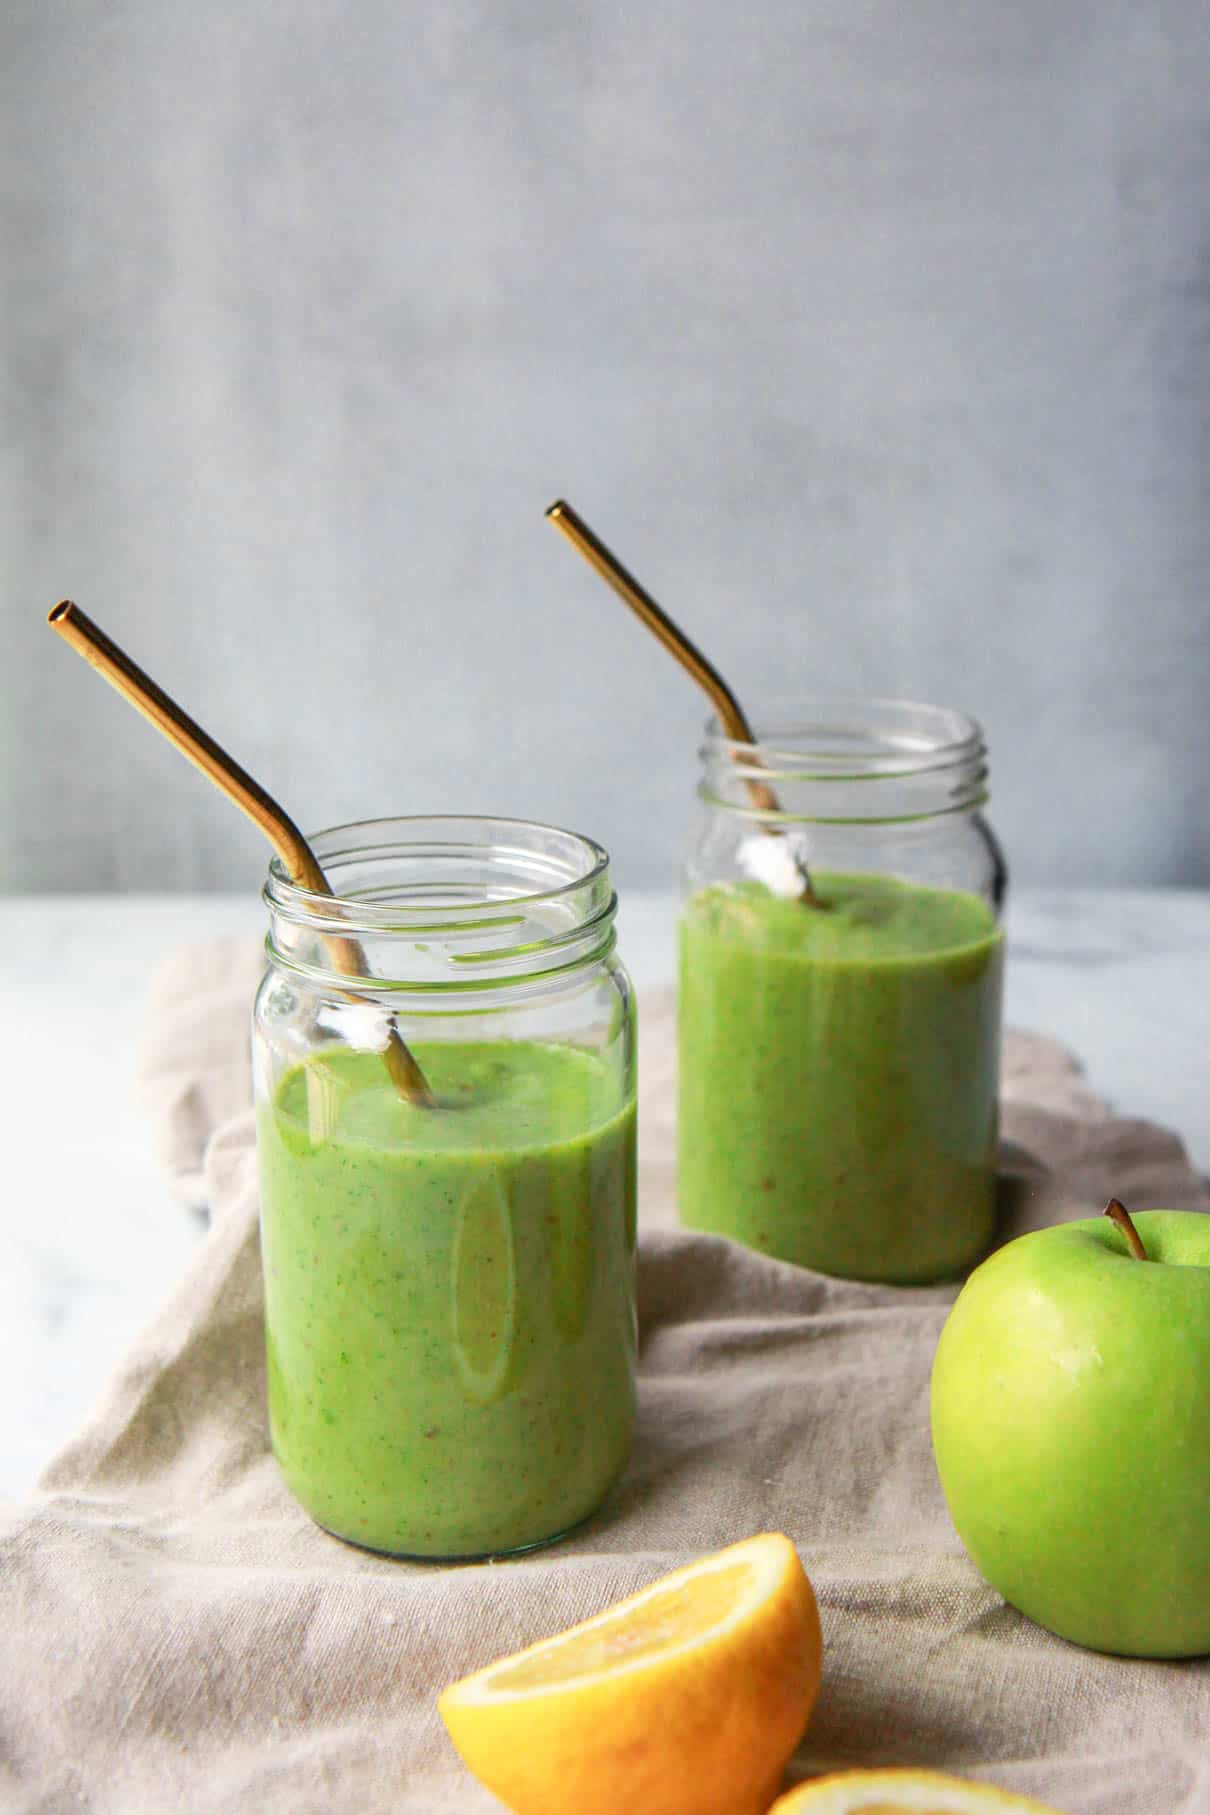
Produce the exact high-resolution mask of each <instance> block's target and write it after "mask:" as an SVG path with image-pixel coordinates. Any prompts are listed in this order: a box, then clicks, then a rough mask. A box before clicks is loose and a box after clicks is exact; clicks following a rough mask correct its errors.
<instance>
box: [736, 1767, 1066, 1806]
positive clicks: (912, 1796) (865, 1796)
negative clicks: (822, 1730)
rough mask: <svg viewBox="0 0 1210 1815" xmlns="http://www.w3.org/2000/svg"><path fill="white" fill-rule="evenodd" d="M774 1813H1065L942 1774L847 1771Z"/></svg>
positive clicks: (783, 1801) (803, 1788) (803, 1789)
mask: <svg viewBox="0 0 1210 1815" xmlns="http://www.w3.org/2000/svg"><path fill="white" fill-rule="evenodd" d="M769 1815H1059V1811H1058V1810H1057V1809H1052V1808H1051V1807H1050V1806H1049V1804H1047V1803H1043V1802H1034V1801H1033V1800H1032V1799H1031V1798H1030V1797H1028V1796H1014V1795H1013V1794H1012V1792H1011V1791H1009V1790H996V1789H993V1788H992V1787H991V1785H990V1784H984V1783H968V1782H967V1781H966V1779H965V1778H962V1777H943V1776H941V1775H940V1774H939V1773H938V1772H936V1771H907V1770H892V1771H841V1772H840V1773H839V1774H838V1775H837V1776H835V1777H817V1778H816V1779H815V1782H814V1783H805V1784H801V1785H800V1786H799V1788H798V1789H797V1790H791V1791H790V1792H789V1794H788V1795H786V1796H783V1797H781V1798H780V1799H779V1801H777V1802H775V1803H774V1805H773V1807H772V1808H771V1809H770V1811H769Z"/></svg>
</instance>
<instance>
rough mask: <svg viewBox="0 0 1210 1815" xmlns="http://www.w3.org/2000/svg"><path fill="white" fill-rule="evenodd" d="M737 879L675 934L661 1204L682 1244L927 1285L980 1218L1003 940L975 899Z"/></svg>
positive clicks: (975, 1247)
mask: <svg viewBox="0 0 1210 1815" xmlns="http://www.w3.org/2000/svg"><path fill="white" fill-rule="evenodd" d="M814 882H815V885H816V888H817V890H818V892H819V894H820V895H821V897H822V898H823V900H824V901H825V902H826V903H827V904H828V906H827V908H826V909H815V908H811V907H806V906H804V905H803V904H802V903H801V902H799V901H796V900H787V899H785V898H784V897H781V896H778V895H774V894H771V893H770V892H769V891H768V890H767V889H766V888H765V887H764V885H763V884H761V883H756V882H751V883H749V882H740V883H734V884H726V885H724V884H718V885H715V886H712V887H709V888H705V889H702V890H701V891H700V892H699V893H698V894H696V895H694V896H693V897H692V898H691V900H690V901H689V902H688V904H687V905H686V908H685V911H684V914H683V916H682V919H681V927H680V991H679V1039H680V1101H679V1165H678V1193H679V1202H680V1214H681V1219H682V1221H683V1222H685V1223H687V1224H688V1225H689V1226H690V1227H691V1228H695V1229H707V1230H711V1231H714V1232H715V1233H717V1234H720V1235H729V1236H733V1237H734V1238H735V1239H736V1240H737V1241H741V1242H746V1243H747V1244H748V1245H749V1246H750V1247H754V1248H760V1249H762V1250H763V1251H764V1252H765V1253H767V1254H773V1255H777V1256H778V1257H779V1258H781V1259H782V1260H789V1261H794V1262H796V1263H797V1264H798V1265H799V1266H804V1267H814V1268H817V1269H818V1270H819V1271H820V1272H823V1273H834V1274H839V1275H842V1276H844V1277H847V1278H852V1279H871V1280H886V1281H891V1282H903V1283H908V1282H912V1281H923V1280H933V1279H941V1278H945V1277H946V1276H948V1275H952V1274H954V1273H956V1272H958V1271H960V1269H961V1268H962V1267H964V1266H965V1265H967V1264H968V1263H969V1262H970V1261H972V1260H974V1259H975V1258H976V1256H977V1255H979V1254H980V1253H981V1252H982V1250H983V1249H984V1248H985V1247H986V1246H987V1245H988V1242H989V1241H990V1239H991V1234H992V1226H993V1222H994V1217H995V1161H996V1140H997V1080H998V1069H999V1046H1000V998H1001V986H1002V971H1003V963H1002V956H1003V940H1002V936H1001V934H1000V931H999V929H998V927H997V925H996V922H995V918H994V916H993V914H992V912H991V910H990V909H989V908H988V907H987V906H985V904H984V903H983V902H982V901H980V900H979V899H978V897H977V896H975V895H968V894H964V893H962V892H960V891H958V890H953V889H938V888H926V887H922V886H919V885H916V884H912V883H906V882H900V881H897V880H895V879H894V878H893V877H890V876H875V875H859V876H856V875H855V876H847V875H828V874H820V875H816V876H815V877H814Z"/></svg>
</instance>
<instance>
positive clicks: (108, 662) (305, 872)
mask: <svg viewBox="0 0 1210 1815" xmlns="http://www.w3.org/2000/svg"><path fill="white" fill-rule="evenodd" d="M47 623H48V624H49V625H50V626H51V629H52V630H56V631H58V633H59V635H60V636H61V637H62V638H63V639H64V641H65V642H68V643H70V644H71V646H72V648H73V649H74V650H75V651H76V653H77V654H78V655H82V656H83V657H84V660H85V661H86V662H88V663H89V664H90V665H91V666H92V667H93V668H95V669H96V671H97V673H98V674H99V675H101V676H102V677H103V678H104V679H105V680H107V681H108V682H109V684H110V686H111V687H116V688H117V690H118V692H119V693H120V694H121V695H122V697H123V699H126V700H129V702H130V704H131V705H132V706H133V707H134V708H135V710H136V711H138V712H141V713H142V714H143V717H144V718H146V719H149V720H150V721H151V723H152V724H153V725H154V726H155V728H156V730H157V731H159V732H161V733H162V734H163V735H164V736H165V737H166V738H167V739H168V741H169V743H170V744H175V745H176V748H177V749H178V750H179V751H180V752H181V755H182V756H186V757H188V759H189V761H190V762H191V763H193V765H194V766H195V768H198V769H200V770H201V771H202V774H203V775H205V776H208V777H209V779H210V780H211V781H212V782H213V783H214V784H215V786H216V787H217V788H219V789H221V791H222V792H223V793H224V794H225V795H226V796H227V798H228V800H231V801H234V803H235V805H236V806H237V807H239V809H240V810H241V812H243V813H246V814H247V815H248V818H249V819H250V820H252V822H253V824H254V825H256V826H258V827H259V828H260V830H261V831H262V832H263V833H264V834H265V837H266V838H267V839H268V840H269V843H270V844H271V845H272V846H273V849H274V850H275V851H276V852H277V855H278V856H279V857H280V858H281V861H282V863H283V864H284V865H285V867H286V870H287V872H288V874H289V876H290V880H291V881H292V882H293V883H294V884H295V885H296V886H297V887H298V888H301V889H309V890H310V892H311V893H312V894H313V895H327V896H329V897H330V896H331V894H332V891H331V889H330V888H329V887H328V879H327V877H326V876H325V875H324V873H323V871H322V870H321V869H320V867H319V864H318V863H317V861H316V858H315V853H314V851H312V849H311V847H310V845H309V844H308V843H307V841H306V839H305V838H304V837H303V835H302V833H301V832H300V831H299V829H298V827H297V826H296V825H295V824H294V821H293V820H292V819H291V818H290V817H289V815H288V814H287V813H284V812H283V811H282V809H281V808H280V807H279V806H278V804H277V802H276V801H275V800H274V799H273V798H272V796H271V795H269V794H266V792H265V790H264V789H263V788H262V787H261V785H260V783H259V782H257V781H254V780H253V778H252V776H250V775H249V774H248V772H247V770H246V769H242V768H241V767H240V765H239V764H238V763H237V762H236V761H235V759H234V758H233V757H231V756H228V754H227V752H226V751H225V750H224V749H222V748H221V747H220V746H219V745H218V744H216V743H215V741H214V739H213V738H212V737H211V736H210V734H209V732H206V731H203V730H202V727H201V726H200V725H199V724H197V723H196V721H195V720H193V719H191V718H190V717H189V714H188V713H187V712H184V711H182V709H181V707H180V706H178V705H177V703H176V701H175V700H173V699H170V698H169V697H168V695H167V694H166V693H165V692H164V690H163V688H162V687H158V686H157V685H156V683H155V682H154V681H153V680H152V678H151V676H150V675H149V674H144V672H143V670H142V669H141V668H139V667H137V666H136V664H135V663H134V662H132V661H131V659H130V657H129V656H128V655H127V654H126V653H125V651H124V650H121V649H119V648H118V646H117V644H116V643H114V642H111V640H110V639H109V637H107V636H106V634H105V632H104V631H103V630H102V629H101V627H100V625H99V624H94V623H93V621H92V619H91V618H90V617H89V616H88V615H87V613H85V612H83V611H81V610H80V607H79V606H78V605H75V604H73V603H72V601H71V600H70V599H64V600H62V602H61V603H60V604H58V605H56V606H55V608H54V610H53V611H52V612H51V613H50V615H49V617H48V618H47ZM324 943H325V945H326V947H327V949H328V953H329V955H330V957H331V959H332V963H333V964H334V966H335V967H336V969H337V970H338V971H339V972H340V973H341V975H342V976H346V977H364V976H365V973H366V959H365V954H364V952H363V951H362V949H361V946H360V944H359V942H358V941H357V940H356V939H352V938H349V937H347V936H346V935H344V934H339V933H328V934H325V935H324ZM350 993H351V994H354V995H356V994H357V993H358V992H356V991H352V992H350ZM382 1057H383V1063H384V1064H385V1065H386V1068H387V1071H388V1072H389V1073H390V1076H391V1082H392V1083H393V1084H394V1086H395V1089H396V1090H397V1091H398V1092H399V1095H400V1096H401V1097H402V1098H403V1099H404V1101H405V1102H408V1103H415V1104H418V1105H419V1106H420V1107H422V1108H425V1109H433V1108H435V1107H436V1102H435V1099H434V1097H433V1093H432V1091H431V1090H430V1089H429V1086H428V1083H427V1080H426V1079H425V1076H424V1073H423V1072H422V1071H421V1069H420V1067H419V1065H418V1064H417V1063H416V1060H415V1059H414V1058H413V1056H412V1054H411V1052H410V1051H409V1050H408V1048H407V1047H406V1046H405V1045H404V1043H403V1041H402V1040H401V1039H400V1037H399V1032H398V1030H397V1028H396V1027H395V1024H394V1022H393V1021H392V1022H391V1023H390V1031H389V1033H388V1036H387V1045H386V1050H385V1051H384V1053H383V1055H382Z"/></svg>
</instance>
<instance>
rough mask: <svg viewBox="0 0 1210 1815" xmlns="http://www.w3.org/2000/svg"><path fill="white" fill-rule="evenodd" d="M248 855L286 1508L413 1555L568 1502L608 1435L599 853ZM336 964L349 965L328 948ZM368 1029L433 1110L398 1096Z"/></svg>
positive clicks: (608, 999)
mask: <svg viewBox="0 0 1210 1815" xmlns="http://www.w3.org/2000/svg"><path fill="white" fill-rule="evenodd" d="M313 844H314V848H315V852H316V855H317V857H318V859H319V862H320V864H321V866H322V867H323V869H324V871H325V873H326V874H327V877H328V880H329V882H330V884H331V886H332V889H333V891H334V895H333V898H331V899H329V898H327V897H324V896H318V895H313V894H311V893H309V892H308V891H306V890H303V889H299V888H296V887H295V886H294V885H293V884H292V883H291V882H290V881H289V879H288V878H287V877H286V875H285V874H284V872H283V871H282V870H281V868H280V866H279V865H277V864H276V863H275V864H274V865H273V866H272V867H271V869H270V874H269V879H268V883H267V885H266V888H265V900H266V903H267V905H268V908H269V915H270V931H269V938H268V941H267V950H268V955H269V968H268V971H267V973H266V976H265V979H264V981H263V983H262V986H261V989H260V993H259V995H258V998H257V1003H256V1009H255V1017H254V1042H253V1044H254V1059H255V1065H254V1070H255V1083H256V1099H257V1145H258V1154H259V1164H260V1175H261V1218H262V1220H261V1237H262V1252H263V1259H264V1273H265V1333H266V1346H267V1359H268V1400H269V1421H270V1431H271V1436H272V1442H273V1448H274V1452H275V1454H276V1456H277V1459H278V1461H279V1463H280V1465H281V1468H282V1470H283V1473H284V1475H285V1477H286V1480H287V1483H288V1484H289V1486H290V1488H291V1490H292V1491H293V1493H294V1494H295V1496H296V1498H297V1499H298V1500H299V1501H300V1502H301V1503H302V1505H303V1506H304V1507H305V1508H306V1510H307V1511H308V1512H309V1513H310V1514H311V1515H312V1517H314V1518H315V1519H316V1520H317V1521H318V1522H319V1523H320V1524H321V1525H323V1526H324V1527H326V1528H327V1529H328V1530H329V1531H332V1532H334V1533H335V1534H336V1535H337V1536H339V1537H342V1538H346V1539H349V1540H351V1541H353V1542H355V1543H358V1544H362V1545H365V1546H366V1547H368V1548H370V1549H374V1550H381V1551H386V1552H389V1553H391V1554H396V1555H407V1556H413V1557H445V1558H453V1557H469V1556H481V1555H487V1554H498V1553H501V1552H505V1551H511V1550H517V1549H523V1548H526V1547H528V1546H530V1545H533V1544H538V1543H544V1542H547V1541H549V1540H550V1539H552V1538H553V1537H557V1536H559V1535H560V1534H562V1533H563V1532H565V1531H567V1530H568V1529H570V1528H571V1527H572V1526H574V1525H576V1524H577V1523H578V1522H579V1521H581V1520H582V1519H584V1518H585V1517H587V1516H588V1514H590V1513H591V1512H592V1511H594V1509H595V1508H596V1507H597V1506H598V1505H599V1504H600V1503H601V1501H602V1500H603V1498H604V1497H605V1495H606V1494H607V1493H608V1491H609V1489H610V1487H611V1486H612V1485H613V1483H614V1482H615V1480H616V1479H617V1477H618V1475H619V1474H620V1473H621V1470H622V1468H623V1466H624V1464H625V1461H626V1457H627V1454H628V1451H629V1447H630V1442H631V1436H632V1431H633V1425H634V1406H635V1389H634V1369H635V1308H634V1247H635V1162H634V1087H635V1078H634V1018H633V1007H632V995H631V990H630V985H629V982H628V979H627V977H626V974H625V971H624V970H623V969H622V966H621V964H620V962H619V960H618V957H617V955H616V952H615V937H614V930H613V921H614V914H615V909H616V898H615V896H614V893H613V888H612V885H611V882H610V878H609V867H608V859H607V857H606V854H605V852H604V851H602V850H601V849H600V847H599V846H596V845H594V844H593V843H592V842H591V841H590V840H587V839H583V838H579V837H577V836H575V835H574V834H571V833H566V832H559V831H556V830H554V829H553V828H549V827H543V826H535V825H530V824H527V823H525V822H521V821H507V820H491V819H399V820H380V821H370V822H366V823H364V824H361V825H355V826H344V827H338V828H336V829H335V830H334V831H331V832H327V833H323V834H321V835H319V836H318V837H317V838H316V839H315V840H313ZM351 954H352V957H351ZM392 1029H394V1030H395V1031H396V1032H397V1034H398V1036H399V1037H400V1038H401V1039H402V1040H403V1041H404V1042H406V1044H407V1047H408V1049H409V1050H410V1052H411V1053H412V1054H413V1055H414V1057H415V1059H416V1061H417V1063H418V1064H419V1066H420V1068H421V1070H422V1072H423V1073H424V1075H425V1078H426V1080H427V1082H428V1084H429V1086H430V1088H431V1090H432V1092H433V1094H434V1096H435V1098H436V1103H437V1106H436V1107H426V1106H424V1105H422V1104H418V1103H416V1102H409V1101H407V1100H404V1099H403V1098H402V1097H401V1095H400V1093H399V1090H398V1089H397V1087H396V1085H395V1082H394V1081H393V1077H392V1072H391V1071H389V1070H388V1067H387V1064H386V1062H385V1058H384V1052H385V1048H386V1045H387V1040H388V1036H389V1034H390V1032H391V1030H392Z"/></svg>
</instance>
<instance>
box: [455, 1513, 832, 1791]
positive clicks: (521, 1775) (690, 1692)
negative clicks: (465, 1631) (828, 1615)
mask: <svg viewBox="0 0 1210 1815" xmlns="http://www.w3.org/2000/svg"><path fill="white" fill-rule="evenodd" d="M820 1650H821V1646H820V1634H819V1614H818V1612H817V1610H816V1606H815V1596H814V1594H813V1593H812V1591H811V1584H810V1583H809V1582H808V1580H807V1578H806V1575H805V1574H804V1572H803V1567H802V1564H801V1563H800V1562H799V1560H798V1555H797V1552H796V1551H795V1549H794V1546H793V1545H792V1544H791V1542H790V1540H789V1539H788V1538H784V1537H781V1536H780V1535H778V1534H775V1533H766V1534H765V1535H764V1536H762V1537H758V1538H748V1539H746V1540H745V1541H744V1542H743V1543H742V1544H732V1545H731V1546H730V1547H729V1548H728V1549H727V1550H720V1551H718V1552H716V1553H715V1555H713V1556H709V1557H703V1558H701V1559H700V1560H699V1561H698V1562H696V1563H691V1564H689V1566H688V1567H687V1568H685V1569H678V1570H676V1571H675V1573H674V1574H672V1575H669V1576H663V1577H661V1578H660V1580H659V1581H656V1582H653V1583H652V1584H651V1585H650V1587H648V1588H644V1589H643V1590H642V1592H641V1593H640V1594H636V1595H633V1596H632V1597H631V1598H630V1599H629V1600H626V1601H620V1602H619V1603H618V1604H617V1606H615V1607H611V1608H609V1609H608V1610H607V1611H606V1612H605V1613H599V1614H597V1615H596V1617H595V1618H594V1619H591V1620H586V1621H585V1622H584V1624H583V1625H582V1626H573V1627H571V1629H570V1630H569V1631H567V1632H562V1633H560V1634H558V1636H557V1637H555V1638H549V1639H544V1640H543V1641H542V1643H541V1644H538V1645H531V1646H530V1647H529V1649H528V1650H527V1651H519V1652H517V1653H516V1654H515V1655H514V1656H513V1657H506V1658H502V1659H500V1661H499V1662H497V1663H495V1664H490V1665H489V1666H488V1668H487V1669H486V1670H480V1671H479V1672H478V1673H477V1674H476V1675H474V1676H468V1677H465V1678H464V1679H463V1680H462V1681H461V1682H459V1683H453V1684H451V1686H450V1687H449V1688H448V1689H447V1690H446V1691H445V1692H444V1694H443V1695H442V1696H441V1698H440V1702H439V1706H440V1709H441V1716H442V1719H443V1720H444V1721H445V1724H446V1726H447V1728H448V1729H449V1733H450V1737H451V1739H452V1740H453V1742H454V1744H455V1745H456V1746H457V1748H458V1750H459V1752H460V1753H461V1754H462V1757H463V1758H464V1760H465V1761H466V1763H467V1764H468V1765H469V1766H470V1769H471V1770H472V1771H473V1772H474V1773H475V1776H476V1777H478V1778H480V1779H481V1781H482V1782H483V1783H485V1784H486V1785H487V1786H488V1788H489V1789H490V1790H492V1791H494V1792H495V1794H496V1795H497V1796H498V1797H499V1798H500V1800H501V1801H502V1802H504V1803H506V1804H507V1806H508V1807H509V1808H510V1809H514V1810H516V1811H518V1815H571V1812H572V1811H574V1815H618V1811H619V1810H623V1811H625V1815H686V1811H687V1810H692V1811H693V1815H764V1811H765V1810H767V1808H768V1806H769V1804H770V1802H771V1801H772V1800H773V1797H774V1796H775V1795H776V1793H777V1790H778V1787H779V1785H780V1783H781V1774H782V1771H783V1769H784V1767H785V1764H786V1760H787V1759H788V1758H789V1756H790V1754H791V1752H792V1751H793V1750H794V1747H795V1746H796V1745H797V1743H798V1740H799V1738H800V1736H801V1734H802V1730H803V1728H804V1727H805V1726H806V1723H807V1717H808V1715H809V1714H810V1712H811V1709H812V1708H813V1707H814V1705H815V1697H816V1695H817V1693H818V1691H819V1668H820Z"/></svg>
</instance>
